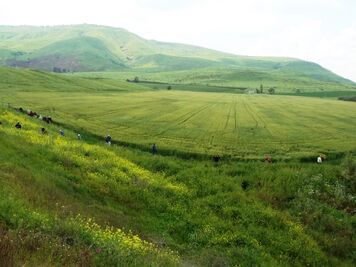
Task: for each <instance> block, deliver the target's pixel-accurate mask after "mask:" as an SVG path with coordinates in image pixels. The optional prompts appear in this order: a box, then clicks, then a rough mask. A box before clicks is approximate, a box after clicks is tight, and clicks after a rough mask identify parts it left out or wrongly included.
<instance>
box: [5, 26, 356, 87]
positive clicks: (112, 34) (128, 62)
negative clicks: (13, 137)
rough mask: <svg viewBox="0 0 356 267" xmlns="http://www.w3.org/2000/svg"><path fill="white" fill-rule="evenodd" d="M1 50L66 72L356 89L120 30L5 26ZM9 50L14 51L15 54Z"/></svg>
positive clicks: (270, 63) (308, 66)
mask: <svg viewBox="0 0 356 267" xmlns="http://www.w3.org/2000/svg"><path fill="white" fill-rule="evenodd" d="M73 48H74V49H73ZM0 49H1V50H0V63H1V62H3V64H10V65H12V66H25V67H34V68H40V69H47V70H52V69H53V67H60V68H62V69H63V68H64V69H66V70H68V69H70V70H75V71H77V70H82V71H98V70H105V71H108V70H122V69H123V68H125V67H126V68H133V69H136V68H137V69H138V71H139V72H142V71H150V72H152V71H154V72H156V74H155V75H156V77H157V75H159V78H161V76H160V73H161V72H162V71H164V72H167V71H178V70H189V71H188V72H187V73H182V72H181V73H178V74H176V73H174V75H172V74H171V73H166V74H164V76H166V77H163V78H164V80H165V81H167V79H172V78H171V77H172V76H174V77H176V76H179V74H180V75H181V76H180V77H178V79H180V80H182V81H183V82H184V83H190V82H194V81H199V83H212V84H219V85H226V84H229V85H234V86H245V84H243V85H239V84H238V83H240V82H242V83H244V82H245V81H248V83H249V85H251V86H252V87H256V85H257V86H259V84H260V83H261V82H266V83H267V84H268V86H278V87H283V88H286V89H287V90H291V89H295V88H291V87H292V86H293V85H295V84H296V81H300V84H301V85H303V84H304V85H305V86H307V87H309V88H312V87H318V88H320V86H317V85H318V84H320V85H321V86H324V87H327V86H328V83H331V84H332V85H333V86H334V88H336V89H337V88H338V87H339V88H343V89H345V87H348V86H354V84H353V83H352V82H350V81H348V80H346V79H343V78H341V77H339V76H337V75H335V74H333V73H332V72H330V71H327V70H325V69H323V68H322V67H320V66H319V65H317V64H314V63H310V62H305V61H300V60H297V59H291V58H267V57H247V56H236V55H232V54H227V53H222V52H218V51H214V50H210V49H205V48H201V47H195V46H190V45H182V44H170V43H162V42H156V41H149V40H145V39H143V38H141V37H139V36H137V35H135V34H132V33H130V32H128V31H126V30H123V29H120V28H111V27H104V26H95V25H74V26H56V27H26V26H24V27H4V26H2V27H0ZM9 50H12V53H10V55H9ZM9 58H10V60H8V61H7V59H9ZM206 68H210V70H209V69H206ZM212 68H213V69H212ZM230 68H233V69H235V73H231V70H230ZM196 69H199V70H198V71H196ZM236 69H238V70H237V73H236ZM191 70H194V71H193V73H192V72H191ZM157 72H158V74H157ZM202 75H203V76H202ZM168 76H170V77H168ZM174 79H177V78H174Z"/></svg>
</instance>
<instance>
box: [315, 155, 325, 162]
mask: <svg viewBox="0 0 356 267" xmlns="http://www.w3.org/2000/svg"><path fill="white" fill-rule="evenodd" d="M316 162H317V163H318V164H321V163H323V158H322V157H321V155H320V156H319V157H318V158H317V159H316Z"/></svg>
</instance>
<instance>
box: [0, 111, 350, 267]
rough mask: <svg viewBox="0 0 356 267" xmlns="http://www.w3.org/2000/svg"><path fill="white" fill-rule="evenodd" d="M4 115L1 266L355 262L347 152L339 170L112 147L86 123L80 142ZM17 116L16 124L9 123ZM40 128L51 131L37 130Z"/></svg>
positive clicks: (54, 129) (28, 120) (0, 176)
mask: <svg viewBox="0 0 356 267" xmlns="http://www.w3.org/2000/svg"><path fill="white" fill-rule="evenodd" d="M0 112H1V113H0V118H1V121H2V125H1V126H0V127H1V128H0V136H1V138H0V144H1V147H2V149H1V152H0V159H1V161H0V162H1V163H0V164H1V168H0V185H1V187H0V188H1V189H0V190H1V194H0V231H2V234H3V236H4V237H5V238H4V239H1V240H0V247H1V248H2V249H1V252H0V253H1V254H0V263H3V264H5V265H8V264H11V263H15V264H16V265H19V264H24V263H27V264H30V265H31V264H32V265H37V264H39V263H41V264H43V263H45V264H47V265H53V264H61V265H65V264H66V265H86V266H90V265H100V266H107V265H111V266H113V265H116V264H118V263H120V264H124V265H134V266H137V265H140V266H141V265H154V266H159V265H160V266H169V265H176V264H178V265H181V264H183V265H187V264H188V265H190V264H197V265H201V266H206V265H212V266H221V265H236V264H238V265H241V266H250V265H251V264H252V265H264V266H286V265H294V266H306V265H313V266H328V265H339V266H340V265H344V266H351V265H352V262H354V261H355V260H356V258H355V255H354V251H355V243H354V242H353V241H352V238H353V236H354V234H355V229H354V227H353V225H354V224H355V218H354V217H353V216H352V215H351V214H349V212H352V210H353V209H354V207H355V202H354V199H353V198H352V196H353V195H354V194H355V185H354V178H355V177H354V175H355V172H354V167H353V166H355V163H352V160H351V161H349V163H345V164H346V165H342V167H340V166H338V165H330V164H327V163H326V164H324V165H322V166H315V165H314V164H300V163H288V164H286V163H277V164H273V165H265V164H263V163H260V162H255V163H236V162H229V161H226V162H222V163H221V164H213V163H212V162H210V161H194V162H192V161H190V160H182V159H178V158H175V157H162V156H157V157H152V156H151V155H150V154H149V153H145V152H141V151H139V150H134V149H125V148H122V147H116V146H113V147H110V148H109V147H107V146H105V145H104V144H103V141H102V140H100V139H96V138H93V137H91V135H90V134H89V133H88V132H82V134H83V137H84V140H82V141H77V140H76V139H75V132H72V131H70V130H68V129H65V132H66V136H65V137H64V138H63V137H60V136H59V134H58V131H59V127H58V126H55V125H54V126H48V125H44V124H42V123H41V122H39V121H38V120H37V119H31V118H28V117H25V116H24V115H21V114H16V113H14V112H13V111H11V110H10V111H4V110H1V111H0ZM17 121H21V122H22V124H23V129H22V130H21V131H19V130H16V129H15V128H14V127H13V125H14V124H15V123H16V122H17ZM43 126H44V127H46V128H47V130H48V131H49V134H48V136H47V135H45V136H43V135H41V134H40V133H39V129H40V128H41V127H43ZM353 164H354V165H353ZM242 184H245V189H246V190H244V189H243V188H242V187H241V185H242ZM78 214H80V218H78V217H77V216H78ZM90 220H92V221H95V222H96V223H97V224H98V225H97V224H94V223H92V222H90ZM107 226H109V227H114V228H112V230H105V228H106V227H107ZM118 227H119V228H124V229H126V230H125V231H124V232H122V231H120V230H117V228H118ZM106 229H108V228H106ZM128 230H132V231H133V233H134V234H138V235H139V236H141V238H142V239H145V240H149V241H150V242H152V243H155V244H156V246H155V245H150V244H149V243H145V242H142V241H141V239H140V238H138V237H134V236H133V235H132V234H130V233H129V232H128ZM9 240H13V241H12V243H11V242H10V241H9ZM167 246H168V247H170V248H171V249H173V250H175V251H178V253H179V255H180V259H179V258H177V256H175V254H174V253H172V252H170V251H169V250H167V249H163V248H165V247H167Z"/></svg>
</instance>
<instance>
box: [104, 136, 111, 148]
mask: <svg viewBox="0 0 356 267" xmlns="http://www.w3.org/2000/svg"><path fill="white" fill-rule="evenodd" d="M105 142H106V144H107V145H108V146H110V145H111V136H110V135H109V134H108V135H107V136H106V137H105Z"/></svg>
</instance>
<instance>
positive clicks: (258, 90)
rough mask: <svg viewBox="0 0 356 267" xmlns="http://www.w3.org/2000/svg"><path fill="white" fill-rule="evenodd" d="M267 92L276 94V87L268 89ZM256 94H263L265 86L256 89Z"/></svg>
mask: <svg viewBox="0 0 356 267" xmlns="http://www.w3.org/2000/svg"><path fill="white" fill-rule="evenodd" d="M267 92H268V93H269V94H271V95H273V94H275V93H276V88H275V87H270V88H268V89H267ZM256 94H263V84H261V85H260V89H256Z"/></svg>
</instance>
